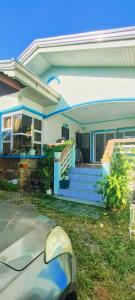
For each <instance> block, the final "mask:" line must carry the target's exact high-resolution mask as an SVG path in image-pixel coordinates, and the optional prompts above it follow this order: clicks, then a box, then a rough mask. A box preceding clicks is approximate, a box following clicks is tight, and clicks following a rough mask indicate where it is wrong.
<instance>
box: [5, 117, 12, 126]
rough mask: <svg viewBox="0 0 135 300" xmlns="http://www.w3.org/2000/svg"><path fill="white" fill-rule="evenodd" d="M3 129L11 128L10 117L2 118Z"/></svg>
mask: <svg viewBox="0 0 135 300" xmlns="http://www.w3.org/2000/svg"><path fill="white" fill-rule="evenodd" d="M3 128H4V129H8V128H11V117H5V118H4V122H3Z"/></svg>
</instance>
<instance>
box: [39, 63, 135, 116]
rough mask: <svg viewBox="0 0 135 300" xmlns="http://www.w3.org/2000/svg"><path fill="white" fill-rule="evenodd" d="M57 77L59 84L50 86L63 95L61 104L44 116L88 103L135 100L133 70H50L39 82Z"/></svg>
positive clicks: (49, 109)
mask: <svg viewBox="0 0 135 300" xmlns="http://www.w3.org/2000/svg"><path fill="white" fill-rule="evenodd" d="M53 76H58V78H59V80H60V84H57V83H54V82H52V83H50V86H52V87H53V88H55V89H57V91H58V92H59V93H60V94H61V95H62V99H61V101H60V102H59V103H58V104H57V105H56V106H54V107H49V108H47V109H46V112H52V111H59V110H60V109H64V108H67V107H70V106H74V105H78V104H82V103H85V102H88V101H96V100H99V101H100V100H109V99H128V98H135V88H134V87H135V70H134V69H133V68H68V67H65V68H60V67H57V68H56V67H54V68H51V69H50V70H49V71H48V72H47V73H45V74H43V75H42V80H43V81H44V82H45V83H47V81H48V79H49V78H51V77H53Z"/></svg>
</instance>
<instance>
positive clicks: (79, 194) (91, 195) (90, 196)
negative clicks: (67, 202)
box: [59, 189, 103, 202]
mask: <svg viewBox="0 0 135 300" xmlns="http://www.w3.org/2000/svg"><path fill="white" fill-rule="evenodd" d="M59 195H60V196H64V197H72V198H77V199H84V200H89V201H96V202H101V201H103V200H102V195H100V194H98V193H97V192H95V191H91V192H86V191H77V190H70V189H59Z"/></svg>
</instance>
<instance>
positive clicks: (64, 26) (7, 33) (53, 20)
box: [0, 0, 135, 59]
mask: <svg viewBox="0 0 135 300" xmlns="http://www.w3.org/2000/svg"><path fill="white" fill-rule="evenodd" d="M133 25H135V0H56V1H55V0H0V59H8V58H12V57H15V58H16V57H18V56H19V54H20V53H21V52H22V51H23V50H24V49H25V48H26V47H27V46H28V45H29V44H30V43H31V42H32V41H33V40H34V39H36V38H43V37H49V36H56V35H62V34H68V33H77V32H86V31H92V30H98V29H109V28H116V27H124V26H133Z"/></svg>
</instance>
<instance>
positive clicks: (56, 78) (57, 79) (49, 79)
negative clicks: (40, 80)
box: [47, 75, 60, 84]
mask: <svg viewBox="0 0 135 300" xmlns="http://www.w3.org/2000/svg"><path fill="white" fill-rule="evenodd" d="M53 80H56V81H57V83H58V84H60V79H59V77H58V76H55V75H54V76H52V77H50V78H48V80H47V84H49V83H51V81H53Z"/></svg>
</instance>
